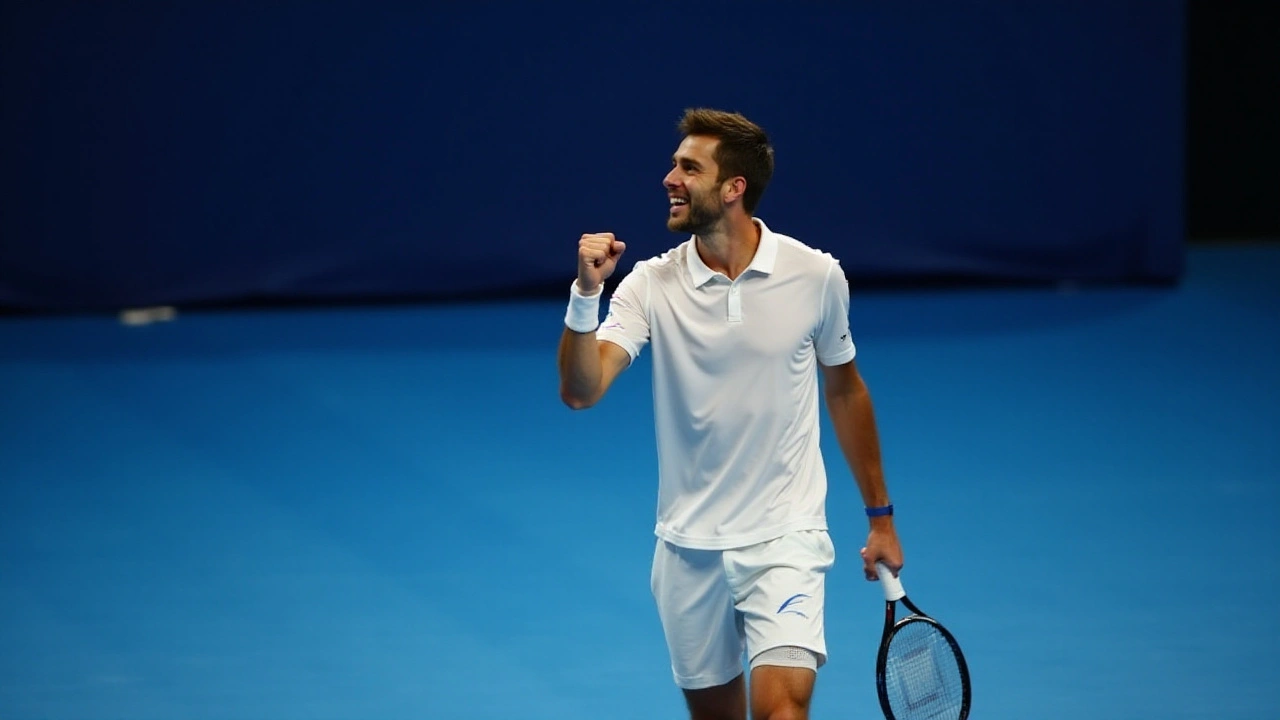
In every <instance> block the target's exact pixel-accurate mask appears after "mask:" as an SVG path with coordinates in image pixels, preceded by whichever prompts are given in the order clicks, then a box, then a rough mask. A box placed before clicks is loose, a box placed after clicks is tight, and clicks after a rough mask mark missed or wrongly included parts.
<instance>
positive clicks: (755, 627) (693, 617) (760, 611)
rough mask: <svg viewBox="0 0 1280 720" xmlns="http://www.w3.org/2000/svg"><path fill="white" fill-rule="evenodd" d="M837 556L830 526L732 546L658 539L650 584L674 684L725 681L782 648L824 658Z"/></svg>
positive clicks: (711, 684)
mask: <svg viewBox="0 0 1280 720" xmlns="http://www.w3.org/2000/svg"><path fill="white" fill-rule="evenodd" d="M834 562H835V548H834V546H833V545H832V543H831V537H830V536H829V535H828V534H827V531H825V530H804V531H799V532H792V533H788V534H786V535H783V536H782V537H780V538H776V539H774V540H769V541H767V542H763V543H760V544H758V545H751V546H749V547H745V548H737V549H733V550H691V549H689V548H682V547H678V546H676V545H672V544H671V543H669V542H666V541H663V540H658V546H657V548H656V549H655V550H654V555H653V574H652V576H651V577H650V585H651V587H652V589H653V596H654V599H655V600H657V603H658V616H659V618H661V620H662V630H663V633H664V634H665V635H666V637H667V649H668V651H669V652H670V653H671V671H672V673H673V674H674V675H675V681H676V685H677V686H679V687H681V688H683V689H685V690H697V689H700V688H708V687H714V686H716V685H723V684H725V683H727V682H729V681H730V680H732V679H734V678H735V677H737V676H738V675H740V674H742V672H743V661H744V659H750V658H754V657H755V656H756V655H759V654H760V653H762V652H764V651H765V650H771V649H773V648H777V647H788V646H794V647H800V648H805V649H807V650H811V651H813V652H814V653H815V654H816V655H817V656H818V664H819V665H821V664H822V663H824V662H826V659H827V644H826V638H825V636H824V635H823V603H824V602H825V600H826V590H825V588H826V576H827V571H828V570H830V569H831V566H832V564H833V563H834ZM744 653H745V658H744Z"/></svg>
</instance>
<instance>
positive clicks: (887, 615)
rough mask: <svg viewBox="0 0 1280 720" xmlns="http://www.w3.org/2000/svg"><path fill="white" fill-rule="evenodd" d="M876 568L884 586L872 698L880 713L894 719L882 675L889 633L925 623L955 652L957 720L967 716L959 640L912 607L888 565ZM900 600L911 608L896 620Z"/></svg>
mask: <svg viewBox="0 0 1280 720" xmlns="http://www.w3.org/2000/svg"><path fill="white" fill-rule="evenodd" d="M876 570H877V571H879V573H880V581H881V583H882V584H883V585H884V589H885V601H884V632H883V634H882V635H881V637H880V650H879V652H877V653H876V697H877V698H878V699H879V700H880V709H881V711H883V712H884V716H885V718H886V719H887V720H898V718H897V716H896V715H894V713H893V708H892V707H890V705H889V687H888V680H887V678H886V675H885V669H886V666H887V665H888V662H889V645H890V644H891V642H892V640H893V636H894V635H896V634H897V633H898V631H900V630H901V629H902V628H904V627H906V626H907V625H910V624H911V623H917V622H922V623H928V624H929V625H931V626H932V627H933V629H935V630H937V631H938V634H940V635H941V636H942V639H943V640H946V641H947V645H948V646H950V648H951V652H952V654H954V655H955V659H956V665H957V667H958V668H959V671H960V687H961V693H960V716H959V717H958V718H957V720H966V719H967V718H968V717H969V703H970V701H971V700H972V694H973V690H972V687H971V686H970V684H969V664H968V663H967V662H966V661H965V659H964V653H963V652H961V651H960V643H958V642H956V638H955V636H954V635H952V634H951V631H950V630H948V629H947V628H946V627H944V626H943V624H942V623H940V622H938V621H937V620H935V619H933V618H931V617H929V615H927V614H926V613H925V612H924V611H923V610H921V609H920V608H918V607H916V604H915V603H913V602H911V599H910V598H908V597H907V594H906V592H905V591H904V590H903V589H902V583H901V581H900V580H898V578H896V577H894V576H893V575H892V574H891V573H890V572H889V569H888V568H885V567H884V566H883V565H880V564H879V563H877V567H876ZM899 602H901V603H902V604H903V605H905V606H906V608H907V610H909V611H911V614H910V615H907V616H906V617H904V618H902V619H898V617H897V615H898V613H897V604H898V603H899Z"/></svg>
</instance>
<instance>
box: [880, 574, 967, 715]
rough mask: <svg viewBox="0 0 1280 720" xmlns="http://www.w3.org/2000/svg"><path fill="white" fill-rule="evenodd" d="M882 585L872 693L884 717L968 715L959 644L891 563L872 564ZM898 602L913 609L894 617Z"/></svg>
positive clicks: (962, 659)
mask: <svg viewBox="0 0 1280 720" xmlns="http://www.w3.org/2000/svg"><path fill="white" fill-rule="evenodd" d="M876 572H878V573H879V574H880V584H881V585H882V586H883V587H884V600H885V603H884V636H883V637H882V638H881V640H880V654H879V655H878V656H877V657H876V693H877V694H878V695H879V696H880V708H881V709H882V710H884V716H885V717H886V718H888V720H965V718H967V717H969V699H970V689H969V666H968V665H966V664H965V661H964V655H963V654H961V652H960V645H958V644H957V643H956V639H955V638H954V637H953V636H952V635H951V633H950V632H949V631H948V630H947V629H946V628H944V627H942V624H941V623H939V622H938V621H937V620H934V619H933V618H931V617H929V616H928V615H925V614H924V613H923V612H921V611H920V608H918V607H916V606H915V603H912V602H911V600H910V599H908V598H907V593H906V591H905V590H903V589H902V581H901V580H899V579H898V578H896V577H894V576H893V573H892V572H891V571H890V570H889V568H887V567H885V566H884V565H882V564H880V563H876ZM898 602H901V603H902V604H903V605H906V606H907V609H908V610H910V611H911V612H912V614H911V615H908V616H907V617H905V618H903V619H901V620H897V621H896V622H895V617H896V613H895V608H896V606H897V603H898Z"/></svg>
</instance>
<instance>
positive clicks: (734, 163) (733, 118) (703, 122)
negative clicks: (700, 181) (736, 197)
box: [678, 108, 773, 213]
mask: <svg viewBox="0 0 1280 720" xmlns="http://www.w3.org/2000/svg"><path fill="white" fill-rule="evenodd" d="M678 127H679V129H680V133H681V134H682V135H684V136H685V137H688V136H690V135H704V136H707V137H713V138H716V139H718V140H719V141H720V142H719V144H718V145H717V146H716V152H715V155H714V157H715V161H716V164H717V165H719V166H720V177H718V178H716V180H717V182H723V181H724V180H727V179H728V178H731V177H737V176H739V175H741V176H742V177H743V178H746V181H747V189H746V191H745V192H744V193H743V194H742V207H743V209H744V210H746V211H747V212H748V213H752V212H755V209H756V205H758V204H759V203H760V196H761V195H763V194H764V189H765V187H767V186H768V185H769V179H770V178H772V177H773V146H772V145H770V144H769V136H768V135H766V134H765V132H764V129H763V128H761V127H760V126H759V125H756V124H755V123H753V122H751V121H750V120H748V119H746V118H745V117H743V116H742V115H740V114H738V113H731V112H725V111H723V110H711V109H709V108H689V109H687V110H685V111H684V117H682V118H680V124H679V126H678Z"/></svg>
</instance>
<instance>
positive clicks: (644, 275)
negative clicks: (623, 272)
mask: <svg viewBox="0 0 1280 720" xmlns="http://www.w3.org/2000/svg"><path fill="white" fill-rule="evenodd" d="M648 300H649V274H648V272H646V270H645V265H644V263H637V264H636V266H635V267H634V268H632V270H631V272H630V273H627V276H626V277H625V278H623V279H622V282H620V283H618V287H617V289H615V290H614V291H613V297H611V298H609V313H608V314H607V315H606V316H605V318H604V322H603V323H601V324H600V328H599V329H598V330H596V338H597V339H599V340H605V341H607V342H611V343H613V344H614V345H617V346H619V347H621V348H622V349H623V350H626V351H627V354H628V355H630V356H631V361H632V362H635V359H636V358H637V357H639V356H640V351H641V350H643V349H644V346H645V345H646V344H648V342H649V307H648Z"/></svg>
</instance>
